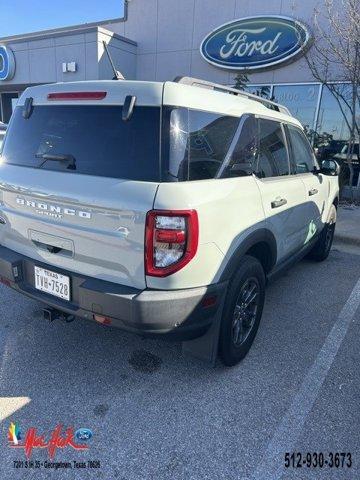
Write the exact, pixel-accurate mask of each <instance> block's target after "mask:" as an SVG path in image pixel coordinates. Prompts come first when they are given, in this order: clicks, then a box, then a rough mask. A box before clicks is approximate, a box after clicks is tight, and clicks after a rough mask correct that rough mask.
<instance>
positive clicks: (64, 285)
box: [35, 266, 70, 300]
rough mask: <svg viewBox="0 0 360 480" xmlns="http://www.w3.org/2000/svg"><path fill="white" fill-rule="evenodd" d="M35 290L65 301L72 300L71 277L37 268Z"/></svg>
mask: <svg viewBox="0 0 360 480" xmlns="http://www.w3.org/2000/svg"><path fill="white" fill-rule="evenodd" d="M35 288H37V289H38V290H41V291H42V292H46V293H50V295H54V296H55V297H59V298H62V299H63V300H70V277H68V276H66V275H61V273H56V272H52V271H51V270H46V269H45V268H40V267H37V266H35Z"/></svg>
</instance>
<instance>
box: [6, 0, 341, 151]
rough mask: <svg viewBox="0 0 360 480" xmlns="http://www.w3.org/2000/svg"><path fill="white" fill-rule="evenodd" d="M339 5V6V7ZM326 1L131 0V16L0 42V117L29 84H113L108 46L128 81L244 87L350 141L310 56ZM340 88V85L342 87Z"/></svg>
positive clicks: (321, 130)
mask: <svg viewBox="0 0 360 480" xmlns="http://www.w3.org/2000/svg"><path fill="white" fill-rule="evenodd" d="M338 3H339V5H340V0H338ZM317 5H318V0H301V1H300V0H296V1H285V0H267V2H263V1H260V0H221V1H218V0H181V1H179V0H128V1H126V2H125V6H124V17H123V18H117V19H113V20H105V21H102V22H97V23H96V24H94V23H93V24H84V25H77V26H73V27H67V28H59V29H55V30H46V31H41V32H35V33H30V34H24V35H16V36H12V37H6V38H0V45H1V47H0V96H1V98H0V100H1V102H0V106H1V111H0V118H1V120H2V121H3V122H8V120H9V118H10V115H11V112H12V109H13V108H14V105H16V101H17V98H18V96H19V95H20V94H21V92H22V91H23V90H24V89H25V88H26V87H27V86H29V85H37V84H42V83H51V82H69V81H76V80H97V79H110V78H112V77H113V72H112V69H111V65H110V62H109V60H108V58H107V54H106V50H105V47H104V42H105V43H106V45H107V47H108V50H109V51H110V53H111V56H112V58H113V62H114V64H115V66H116V68H117V69H118V70H120V71H121V72H122V73H123V75H124V76H125V78H127V79H136V80H159V81H164V80H173V79H174V78H175V77H177V76H179V75H184V76H192V77H198V78H202V79H205V80H208V81H212V82H216V83H220V84H224V85H230V86H234V85H239V78H241V77H239V74H240V75H241V73H242V72H244V66H245V67H246V69H247V70H246V71H247V81H246V88H247V89H248V90H249V91H251V92H254V93H257V94H262V95H264V96H267V97H268V98H273V99H275V100H276V101H277V102H279V103H282V104H284V105H286V106H287V107H288V108H289V109H290V111H291V112H292V113H293V115H295V116H297V117H298V118H299V119H300V121H301V122H302V123H303V125H304V126H306V128H307V129H308V130H309V131H312V132H318V134H320V135H322V134H326V135H328V137H329V138H332V139H333V140H339V141H345V140H346V139H347V138H348V129H347V127H346V122H345V121H344V118H343V116H342V114H341V112H340V109H339V106H338V104H337V102H336V100H335V99H334V98H333V96H332V94H331V93H330V91H329V90H328V89H327V88H326V87H323V86H322V85H321V84H320V83H318V82H315V81H314V79H313V77H312V75H311V73H310V72H309V69H308V67H307V64H306V61H305V59H304V55H303V54H304V51H305V50H306V49H308V48H311V43H312V33H311V28H308V25H310V24H311V23H312V20H311V18H312V15H313V12H314V8H315V7H316V6H317ZM337 80H338V79H337Z"/></svg>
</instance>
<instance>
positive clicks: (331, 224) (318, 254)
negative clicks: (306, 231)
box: [308, 205, 337, 262]
mask: <svg viewBox="0 0 360 480" xmlns="http://www.w3.org/2000/svg"><path fill="white" fill-rule="evenodd" d="M336 213H337V212H336V207H335V205H331V208H330V213H329V217H328V221H327V222H326V223H325V226H324V228H323V230H322V232H321V233H320V236H319V238H318V240H317V242H316V243H315V245H314V247H313V249H312V250H311V251H310V253H309V255H308V257H309V258H311V259H312V260H315V261H316V262H322V261H324V260H326V259H327V257H328V256H329V253H330V250H331V246H332V243H333V240H334V233H335V226H336Z"/></svg>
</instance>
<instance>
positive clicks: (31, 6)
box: [0, 0, 124, 37]
mask: <svg viewBox="0 0 360 480" xmlns="http://www.w3.org/2000/svg"><path fill="white" fill-rule="evenodd" d="M123 11H124V10H123V0H0V37H6V36H9V35H17V34H19V33H28V32H35V31H38V30H45V29H49V28H57V27H66V26H69V25H77V24H79V23H89V22H96V21H99V20H106V19H109V18H117V17H122V16H123Z"/></svg>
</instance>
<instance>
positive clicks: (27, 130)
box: [2, 105, 160, 181]
mask: <svg viewBox="0 0 360 480" xmlns="http://www.w3.org/2000/svg"><path fill="white" fill-rule="evenodd" d="M22 113H23V107H17V108H16V109H15V111H14V113H13V117H12V119H11V124H10V127H9V132H8V135H7V139H6V141H5V143H4V148H3V152H2V155H3V158H2V160H3V161H4V162H6V163H11V164H14V165H22V166H26V167H35V168H42V169H47V170H62V171H67V172H72V173H82V174H88V175H95V176H103V177H114V178H122V179H127V180H143V181H159V180H160V166H159V155H160V153H159V150H160V149H159V138H160V107H142V106H136V107H135V109H134V112H133V115H132V117H131V118H130V120H128V121H123V120H122V106H109V105H102V106H97V105H94V106H93V105H86V106H84V105H82V106H80V105H79V106H78V105H76V106H72V105H52V106H34V107H33V110H32V113H31V115H30V117H29V118H27V119H25V118H23V115H22Z"/></svg>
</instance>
